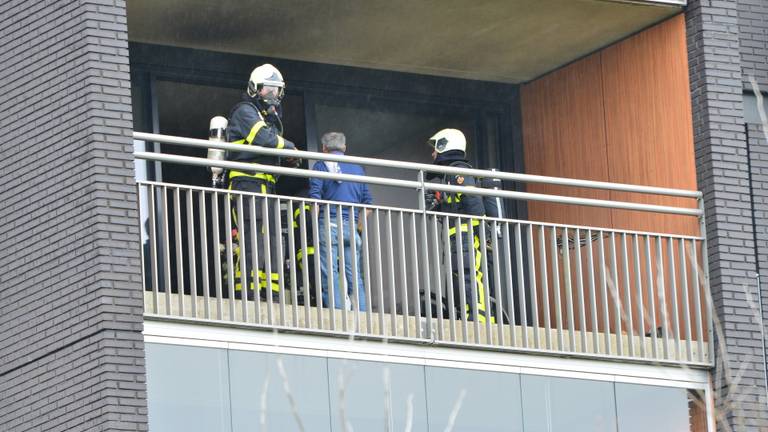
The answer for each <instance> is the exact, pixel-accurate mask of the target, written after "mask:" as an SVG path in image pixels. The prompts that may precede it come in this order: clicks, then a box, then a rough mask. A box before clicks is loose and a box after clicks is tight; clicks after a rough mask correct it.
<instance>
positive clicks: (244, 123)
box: [226, 64, 296, 298]
mask: <svg viewBox="0 0 768 432" xmlns="http://www.w3.org/2000/svg"><path fill="white" fill-rule="evenodd" d="M284 91H285V82H284V81H283V76H282V74H281V73H280V71H279V70H277V68H276V67H274V66H272V65H271V64H264V65H261V66H259V67H257V68H255V69H254V70H253V72H251V76H250V79H249V80H248V87H247V89H246V92H245V93H244V94H243V96H242V100H241V101H240V102H238V103H237V104H236V105H235V106H234V108H232V111H231V112H230V114H229V124H228V125H227V141H229V142H231V143H233V144H242V145H248V146H261V147H267V148H276V149H296V146H295V145H294V143H292V142H291V141H289V140H287V139H285V138H283V136H282V135H283V125H282V121H281V118H280V117H281V107H280V102H281V101H282V99H283V95H284ZM226 159H227V160H229V161H235V162H247V163H254V164H262V165H280V162H281V161H280V158H278V157H275V156H263V155H257V154H254V153H248V152H238V151H228V152H227V155H226ZM228 181H229V189H231V190H237V191H244V192H255V193H260V194H265V195H269V194H274V193H275V184H276V182H277V176H276V175H274V174H270V173H268V172H242V171H237V170H230V171H229V175H228ZM251 199H253V200H255V207H256V224H255V225H256V231H257V233H258V235H257V240H258V242H257V248H258V267H257V269H256V272H254V271H253V268H252V262H253V261H252V259H251V256H252V249H253V248H252V247H250V246H251V245H252V242H251V236H253V235H256V234H257V233H251V232H250V231H251V212H250V211H246V210H244V211H243V219H244V226H243V227H238V228H239V229H238V234H239V236H241V237H240V241H241V244H242V245H244V246H245V251H246V254H245V258H246V268H250V269H251V270H250V271H249V272H248V273H249V278H247V281H248V282H247V283H248V298H252V296H253V290H254V285H255V281H256V280H255V278H254V275H258V286H259V289H260V292H261V295H262V297H265V296H266V295H267V292H268V291H271V292H272V296H273V297H275V298H277V294H278V293H279V291H280V288H279V287H280V281H279V277H278V275H279V273H278V266H280V265H282V261H283V259H282V257H278V256H277V254H276V251H277V248H276V247H275V245H276V244H277V242H278V241H281V235H280V227H277V226H275V209H274V204H272V203H269V204H268V205H267V218H266V219H264V215H263V210H264V208H263V207H264V204H265V197H264V196H246V197H244V200H243V204H244V209H245V208H248V209H250V200H251ZM234 216H237V215H236V214H235V215H234ZM237 219H238V218H237V217H235V221H237ZM267 232H268V233H269V236H266V235H265V234H266V233H267ZM265 237H266V238H268V240H269V248H266V247H265V246H266V244H265ZM267 253H268V254H269V255H270V256H269V269H266V264H265V263H267V261H266V260H265V255H266V254H267ZM268 273H269V274H268ZM236 280H237V284H236V286H235V290H236V291H237V292H236V295H237V296H238V297H240V296H241V290H242V287H241V285H240V278H239V277H236Z"/></svg>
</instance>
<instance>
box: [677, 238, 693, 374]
mask: <svg viewBox="0 0 768 432" xmlns="http://www.w3.org/2000/svg"><path fill="white" fill-rule="evenodd" d="M680 276H681V281H680V282H681V284H682V290H681V291H682V293H683V307H684V308H683V311H684V313H685V314H684V318H685V320H684V323H685V351H686V358H685V359H686V360H687V361H693V347H692V346H691V311H690V302H689V299H688V289H689V288H690V287H689V285H688V265H687V264H686V259H685V240H684V239H680Z"/></svg>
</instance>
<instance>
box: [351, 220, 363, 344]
mask: <svg viewBox="0 0 768 432" xmlns="http://www.w3.org/2000/svg"><path fill="white" fill-rule="evenodd" d="M360 214H362V215H363V216H362V217H365V209H363V208H357V207H355V206H350V207H349V217H348V218H347V220H349V237H350V238H349V246H350V252H351V253H350V254H349V256H350V258H351V259H352V262H351V263H349V265H350V266H351V267H352V297H353V298H352V305H353V309H352V315H353V324H354V332H355V333H359V332H360V290H361V289H363V287H361V286H359V284H358V280H359V279H360V269H359V268H358V259H357V254H358V253H360V252H359V251H358V250H357V223H358V222H359V220H360V218H359V217H358V215H360ZM366 300H367V298H366ZM366 303H367V301H366Z"/></svg>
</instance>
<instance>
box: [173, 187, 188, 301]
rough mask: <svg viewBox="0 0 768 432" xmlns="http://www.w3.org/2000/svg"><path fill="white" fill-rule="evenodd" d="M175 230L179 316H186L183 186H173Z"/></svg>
mask: <svg viewBox="0 0 768 432" xmlns="http://www.w3.org/2000/svg"><path fill="white" fill-rule="evenodd" d="M173 200H174V206H173V223H174V227H173V232H174V234H175V235H174V237H175V239H174V240H175V242H174V243H176V292H177V293H178V296H179V316H185V315H186V313H185V311H184V286H185V283H184V251H183V250H182V246H181V188H179V187H174V188H173Z"/></svg>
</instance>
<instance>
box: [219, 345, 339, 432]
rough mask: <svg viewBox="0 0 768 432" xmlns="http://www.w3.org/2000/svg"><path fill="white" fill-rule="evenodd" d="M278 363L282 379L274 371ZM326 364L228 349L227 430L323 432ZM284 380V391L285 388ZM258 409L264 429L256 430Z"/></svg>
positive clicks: (326, 428)
mask: <svg viewBox="0 0 768 432" xmlns="http://www.w3.org/2000/svg"><path fill="white" fill-rule="evenodd" d="M278 359H280V361H282V364H283V368H284V370H285V380H284V379H283V377H282V376H281V374H280V372H279V368H278ZM326 361H327V360H326V359H324V358H319V357H308V356H293V355H283V356H279V355H277V354H267V353H259V352H251V351H235V350H231V351H230V354H229V367H230V369H229V370H230V374H231V375H232V425H233V430H234V431H235V432H245V431H248V432H251V431H259V430H275V431H289V430H304V431H329V430H330V423H329V421H328V416H329V413H328V375H327V374H328V369H327V363H326ZM286 382H287V384H288V389H289V392H286V390H285V385H286ZM265 385H266V399H263V397H264V396H265V394H264V389H265ZM289 395H290V397H291V398H293V400H294V401H295V404H296V412H297V413H298V417H299V421H300V422H301V424H302V425H303V429H300V428H299V422H298V421H297V420H296V418H295V416H294V413H293V410H292V408H291V404H290V402H289ZM264 409H266V417H265V418H264V420H265V422H264V425H265V426H266V427H265V428H261V425H262V420H261V416H262V414H263V412H264Z"/></svg>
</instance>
